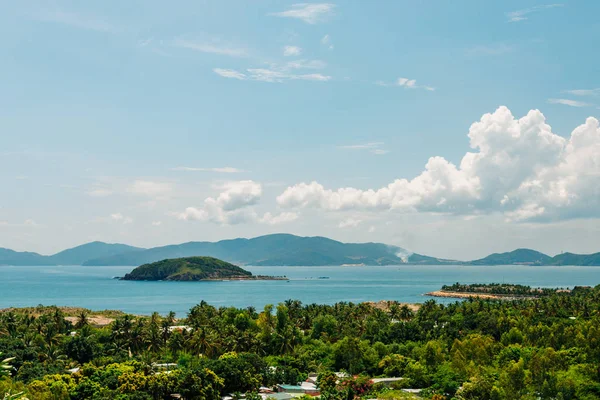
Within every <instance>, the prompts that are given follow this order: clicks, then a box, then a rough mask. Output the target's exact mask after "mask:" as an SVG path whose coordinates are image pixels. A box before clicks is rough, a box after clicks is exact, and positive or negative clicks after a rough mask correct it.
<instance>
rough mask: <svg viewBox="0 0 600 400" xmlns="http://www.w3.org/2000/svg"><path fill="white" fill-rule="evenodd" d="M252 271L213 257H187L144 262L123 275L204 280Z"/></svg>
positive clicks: (141, 278) (132, 278)
mask: <svg viewBox="0 0 600 400" xmlns="http://www.w3.org/2000/svg"><path fill="white" fill-rule="evenodd" d="M251 277H252V273H251V272H250V271H246V270H245V269H243V268H240V267H238V266H237V265H233V264H230V263H228V262H225V261H222V260H219V259H216V258H212V257H187V258H175V259H170V260H162V261H158V262H155V263H151V264H144V265H141V266H139V267H137V268H136V269H134V270H133V271H131V272H130V273H128V274H127V275H125V277H123V279H124V280H129V281H202V280H215V279H232V278H251Z"/></svg>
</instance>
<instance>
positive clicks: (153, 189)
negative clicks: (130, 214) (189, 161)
mask: <svg viewBox="0 0 600 400" xmlns="http://www.w3.org/2000/svg"><path fill="white" fill-rule="evenodd" d="M170 191H171V184H169V183H163V182H152V181H144V180H137V181H135V182H133V184H132V185H131V186H130V187H129V192H131V193H135V194H140V195H145V196H150V197H153V196H160V195H164V194H167V193H169V192H170Z"/></svg>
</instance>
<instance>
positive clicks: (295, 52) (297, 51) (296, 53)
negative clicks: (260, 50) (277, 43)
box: [283, 46, 302, 57]
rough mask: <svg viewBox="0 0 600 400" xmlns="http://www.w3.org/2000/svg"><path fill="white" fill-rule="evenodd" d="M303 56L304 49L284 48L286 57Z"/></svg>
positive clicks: (296, 47) (295, 47)
mask: <svg viewBox="0 0 600 400" xmlns="http://www.w3.org/2000/svg"><path fill="white" fill-rule="evenodd" d="M300 54H302V49H301V48H300V47H298V46H284V47H283V55H284V56H285V57H291V56H299V55H300Z"/></svg>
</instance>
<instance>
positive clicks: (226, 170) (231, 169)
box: [171, 167, 245, 174]
mask: <svg viewBox="0 0 600 400" xmlns="http://www.w3.org/2000/svg"><path fill="white" fill-rule="evenodd" d="M171 171H190V172H194V171H196V172H219V173H222V174H237V173H240V172H245V171H244V170H243V169H239V168H234V167H216V168H196V167H175V168H171Z"/></svg>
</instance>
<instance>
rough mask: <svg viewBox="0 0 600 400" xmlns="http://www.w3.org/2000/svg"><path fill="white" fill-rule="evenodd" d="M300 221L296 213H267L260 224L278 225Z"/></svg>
mask: <svg viewBox="0 0 600 400" xmlns="http://www.w3.org/2000/svg"><path fill="white" fill-rule="evenodd" d="M297 219H298V214H296V213H294V212H282V213H280V214H275V215H273V214H271V213H270V212H267V213H265V214H264V215H263V216H262V217H261V218H260V222H262V223H264V224H269V225H278V224H285V223H288V222H292V221H295V220H297Z"/></svg>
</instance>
